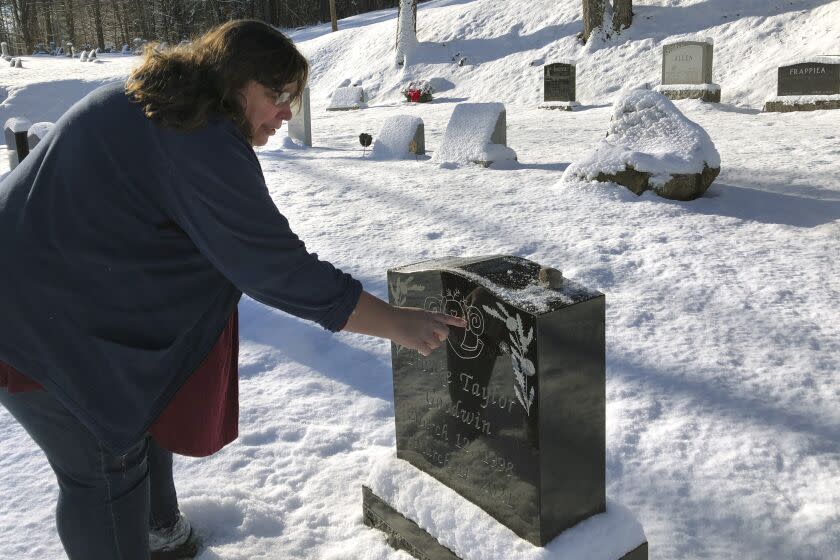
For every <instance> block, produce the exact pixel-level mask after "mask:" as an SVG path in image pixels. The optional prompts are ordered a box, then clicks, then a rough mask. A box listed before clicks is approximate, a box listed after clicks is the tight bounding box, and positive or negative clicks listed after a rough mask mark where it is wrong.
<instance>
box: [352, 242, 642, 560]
mask: <svg viewBox="0 0 840 560" xmlns="http://www.w3.org/2000/svg"><path fill="white" fill-rule="evenodd" d="M388 287H389V299H390V302H391V303H392V304H394V305H397V306H409V307H421V308H425V309H428V310H432V311H440V312H443V313H446V314H449V315H455V316H459V317H462V318H464V319H465V320H466V322H467V327H466V328H465V329H454V328H453V329H451V331H450V336H449V338H448V339H447V341H446V344H444V345H442V346H441V347H440V348H438V349H436V350H435V351H433V352H432V353H431V354H430V355H429V356H427V357H423V356H421V355H420V354H419V353H417V352H415V351H411V350H409V349H407V348H403V347H400V346H398V345H392V349H391V357H392V364H393V386H394V406H395V428H396V446H397V458H395V459H393V461H394V462H395V463H394V464H399V465H400V466H397V467H393V468H392V469H391V470H388V469H389V467H382V468H379V472H378V475H377V477H376V479H375V481H374V482H375V484H369V485H368V489H366V490H365V491H364V494H363V505H364V509H365V520H366V523H368V524H369V525H371V526H374V527H377V528H380V529H383V530H385V532H386V533H388V534H389V540H390V541H391V542H392V543H394V544H397V545H399V546H400V547H401V548H403V549H405V550H407V551H408V552H409V553H410V554H412V555H414V556H415V557H417V558H428V559H436V560H437V559H456V558H460V559H462V560H478V558H479V557H477V556H475V555H476V554H484V553H482V552H480V551H475V550H472V551H465V550H460V551H459V550H456V549H457V548H458V547H457V546H448V545H447V543H449V541H448V540H447V538H448V537H446V536H445V535H440V534H437V535H433V534H431V533H429V532H427V531H425V530H423V529H421V528H420V527H419V525H418V519H416V518H414V519H412V513H411V512H410V511H397V510H396V509H395V507H394V505H393V503H394V502H393V501H392V500H393V496H389V495H388V494H389V492H390V490H388V489H389V488H390V489H396V488H404V487H405V482H406V481H405V480H404V479H405V478H406V476H408V477H414V476H415V475H416V477H417V478H418V480H417V482H418V483H422V485H423V486H422V489H421V490H418V492H421V493H423V494H424V495H425V496H426V497H427V498H429V499H426V500H423V499H419V502H422V503H438V504H442V505H440V506H439V507H440V508H443V510H440V511H438V512H437V513H440V514H442V515H447V512H449V511H451V508H452V507H453V506H452V504H453V503H454V502H458V503H459V504H461V503H463V507H464V508H469V509H471V510H472V512H473V515H477V516H481V517H482V519H486V520H487V521H489V522H490V523H491V525H492V527H494V528H497V529H498V530H499V531H500V533H499V534H503V535H508V537H507V538H510V539H514V541H515V543H518V544H524V543H522V541H523V540H524V541H527V543H530V545H533V546H537V547H546V546H548V548H547V551H548V552H551V551H553V550H557V547H553V545H552V544H550V543H551V542H552V541H553V540H554V539H555V538H556V537H557V536H558V535H560V534H562V533H564V532H566V531H569V533H566V534H567V535H573V534H581V531H583V532H584V533H585V529H584V527H592V525H591V523H596V521H595V520H596V519H597V520H598V522H600V523H607V524H609V523H620V519H625V520H626V519H627V514H626V513H625V515H624V517H623V518H622V516H621V515H620V514H619V513H616V512H615V511H612V512H611V511H610V510H608V508H607V501H606V490H605V474H606V471H605V469H606V448H605V434H606V431H605V430H606V412H605V411H606V401H605V377H606V375H605V338H604V337H605V302H604V296H603V294H601V293H599V292H597V291H594V290H591V289H588V288H586V287H584V286H582V285H580V284H578V283H576V282H574V281H571V280H568V279H563V277H562V274H561V273H560V272H559V271H556V270H554V269H546V268H543V267H541V266H540V265H539V264H537V263H534V262H532V261H529V260H526V259H522V258H519V257H512V256H491V257H475V258H454V257H453V258H444V259H436V260H431V261H426V262H422V263H417V264H413V265H407V266H402V267H398V268H394V269H392V270H389V271H388ZM406 473H408V474H406ZM383 478H393V479H394V480H393V481H385V482H384V483H383V480H382V479H383ZM397 478H399V479H400V480H402V482H398V481H397V480H396V479H397ZM421 479H422V480H421ZM369 482H370V481H369ZM392 482H393V483H392ZM435 494H436V495H439V496H442V497H443V499H438V500H435V499H432V498H433V497H434V496H433V495H435ZM414 498H418V497H417V496H414ZM415 503H416V502H415ZM444 510H445V511H444ZM459 511H461V510H459ZM621 511H625V510H621ZM427 514H428V515H435V512H425V513H423V514H422V515H420V516H419V517H421V518H425V517H426V516H427ZM414 515H415V517H416V512H415V514H414ZM585 520H589V523H588V524H582V523H581V522H583V521H585ZM631 524H632V525H633V527H634V528H635V529H636V530H635V531H632V530H631V531H624V532H623V534H624V537H622V538H623V539H625V540H624V541H622V542H621V543H613V544H615V545H616V547H617V548H616V550H618V549H620V551H619V552H618V553H616V554H614V555H612V556H610V557H609V558H604V560H618V559H619V558H627V559H630V558H632V559H634V560H635V559H636V558H645V559H646V558H647V553H646V546H645V538H644V532H643V530H642V529H641V525H640V524H638V521H636V520H635V519H633V520H632V522H631ZM467 525H469V522H467ZM455 529H456V532H457V531H470V530H471V527H470V526H464V527H457V528H455ZM494 530H495V529H494ZM599 530H602V529H599ZM511 532H512V533H513V534H515V535H516V536H514V535H513V534H511ZM618 533H621V531H619V532H618ZM606 534H612V532H610V531H608V532H607V533H606ZM616 534H617V533H616ZM450 536H451V535H450ZM441 539H442V540H443V542H441ZM564 540H567V539H564ZM581 543H582V544H581ZM449 544H451V543H449ZM579 545H580V546H584V547H586V546H591V547H593V548H595V547H596V545H595V544H594V543H589V544H586V538H583V539H582V540H581V541H580V543H579ZM640 547H642V548H640ZM643 551H644V552H643ZM628 553H630V554H631V555H630V556H628ZM592 557H593V558H594V557H596V556H592ZM482 558H484V557H482ZM550 558H553V556H546V560H549V559H550Z"/></svg>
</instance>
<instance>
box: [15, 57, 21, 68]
mask: <svg viewBox="0 0 840 560" xmlns="http://www.w3.org/2000/svg"><path fill="white" fill-rule="evenodd" d="M15 68H23V62H21V60H20V59H19V58H16V59H15Z"/></svg>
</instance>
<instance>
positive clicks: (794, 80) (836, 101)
mask: <svg viewBox="0 0 840 560" xmlns="http://www.w3.org/2000/svg"><path fill="white" fill-rule="evenodd" d="M814 109H840V56H828V55H826V56H819V57H813V58H811V59H806V60H803V61H801V62H798V63H796V64H790V65H787V66H780V67H779V69H778V85H777V89H776V96H775V97H773V98H770V99H768V100H767V102H766V103H765V106H764V110H765V111H778V112H788V111H809V110H814Z"/></svg>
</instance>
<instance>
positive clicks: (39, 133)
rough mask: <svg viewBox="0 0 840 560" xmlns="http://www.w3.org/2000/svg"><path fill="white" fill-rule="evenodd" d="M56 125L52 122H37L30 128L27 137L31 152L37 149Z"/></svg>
mask: <svg viewBox="0 0 840 560" xmlns="http://www.w3.org/2000/svg"><path fill="white" fill-rule="evenodd" d="M54 126H55V124H53V123H51V122H36V123H35V124H33V125H32V126H30V127H29V131H28V133H27V135H26V140H27V143H28V144H29V150H30V151H32V150H34V149H35V146H37V145H38V144H39V143H40V142H41V140H43V139H44V137H45V136H46V135H47V134H48V133H49V132H50V131H51V130H52V129H53V127H54Z"/></svg>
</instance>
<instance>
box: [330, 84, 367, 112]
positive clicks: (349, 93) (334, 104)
mask: <svg viewBox="0 0 840 560" xmlns="http://www.w3.org/2000/svg"><path fill="white" fill-rule="evenodd" d="M364 107H366V105H365V90H364V88H362V87H361V86H347V87H340V88H338V89H336V90H335V91H334V92H333V94H332V97H331V98H330V104H329V106H328V107H327V111H350V110H353V109H363V108H364Z"/></svg>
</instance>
